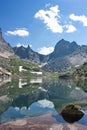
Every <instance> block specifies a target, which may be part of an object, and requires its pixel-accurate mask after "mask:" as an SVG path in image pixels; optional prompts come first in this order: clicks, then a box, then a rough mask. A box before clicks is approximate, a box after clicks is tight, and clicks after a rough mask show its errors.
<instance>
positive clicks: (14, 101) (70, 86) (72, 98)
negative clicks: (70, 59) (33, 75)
mask: <svg viewBox="0 0 87 130" xmlns="http://www.w3.org/2000/svg"><path fill="white" fill-rule="evenodd" d="M30 81H31V82H30ZM30 81H27V80H26V79H21V80H20V79H18V80H12V81H11V82H8V83H6V84H4V86H3V87H2V86H0V123H3V122H7V121H9V120H14V119H18V118H24V117H31V116H32V117H35V116H40V115H45V114H47V113H50V114H51V116H52V117H53V118H55V119H56V120H58V121H59V122H62V123H63V122H65V120H64V119H63V118H62V116H61V115H60V114H59V113H57V111H56V110H58V109H61V108H62V107H63V106H64V105H65V104H67V103H71V102H75V103H76V104H79V105H81V106H82V108H85V109H86V108H87V105H86V99H87V93H86V92H85V91H84V90H83V89H81V87H79V86H77V84H76V81H72V80H67V81H66V80H48V79H47V80H42V79H41V78H37V79H31V80H30ZM32 81H34V82H32ZM35 81H36V83H35ZM38 81H39V82H38ZM19 82H20V83H21V87H19V84H20V83H19ZM20 88H21V89H20ZM3 97H7V98H3ZM6 99H8V100H6ZM84 113H85V114H84V116H83V117H82V119H80V120H79V121H78V123H81V124H84V125H86V124H87V123H86V122H87V116H86V114H87V111H86V110H85V111H84Z"/></svg>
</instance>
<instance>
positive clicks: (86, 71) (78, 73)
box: [73, 62, 87, 79]
mask: <svg viewBox="0 0 87 130" xmlns="http://www.w3.org/2000/svg"><path fill="white" fill-rule="evenodd" d="M73 75H74V76H75V77H76V79H87V62H86V63H84V64H83V65H82V66H80V67H78V68H77V69H76V70H75V71H74V73H73Z"/></svg>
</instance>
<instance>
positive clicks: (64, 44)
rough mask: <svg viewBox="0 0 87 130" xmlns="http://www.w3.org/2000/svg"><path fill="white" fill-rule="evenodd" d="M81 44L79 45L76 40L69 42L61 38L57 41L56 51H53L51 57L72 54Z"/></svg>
mask: <svg viewBox="0 0 87 130" xmlns="http://www.w3.org/2000/svg"><path fill="white" fill-rule="evenodd" d="M78 47H79V45H77V43H76V42H74V41H73V42H69V41H66V40H64V39H61V40H60V41H59V42H57V44H56V46H55V48H54V52H53V53H51V55H50V58H52V57H53V58H56V57H63V56H66V55H69V54H72V53H73V52H74V51H75V50H76V49H77V48H78Z"/></svg>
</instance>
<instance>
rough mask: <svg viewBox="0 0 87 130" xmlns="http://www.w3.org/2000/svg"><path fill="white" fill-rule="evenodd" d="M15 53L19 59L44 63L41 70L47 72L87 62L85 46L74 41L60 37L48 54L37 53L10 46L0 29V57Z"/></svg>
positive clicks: (62, 69)
mask: <svg viewBox="0 0 87 130" xmlns="http://www.w3.org/2000/svg"><path fill="white" fill-rule="evenodd" d="M12 54H16V55H17V56H19V57H20V58H21V59H27V60H31V61H33V62H35V63H37V64H42V63H45V65H44V66H43V67H42V69H43V70H45V71H49V72H60V71H66V70H69V69H70V68H71V67H73V66H80V65H82V64H84V63H85V62H87V46H86V45H82V46H79V45H78V44H77V43H76V42H75V41H73V42H69V41H66V40H64V39H61V40H60V41H59V42H58V43H57V44H56V45H55V48H54V51H53V52H52V53H51V54H49V55H42V54H39V53H37V52H35V51H33V50H32V49H31V47H30V46H29V45H28V47H27V48H25V47H23V46H21V47H14V48H12V47H11V46H10V44H9V43H7V42H6V41H5V40H4V38H3V36H2V30H1V29H0V57H3V58H8V57H9V56H10V55H12Z"/></svg>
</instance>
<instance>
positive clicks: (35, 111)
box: [0, 99, 87, 125]
mask: <svg viewBox="0 0 87 130" xmlns="http://www.w3.org/2000/svg"><path fill="white" fill-rule="evenodd" d="M83 112H84V116H83V117H82V118H81V119H80V120H79V121H78V122H77V123H80V124H84V125H87V111H83ZM47 113H49V114H50V115H51V116H52V117H53V118H55V119H56V120H57V121H58V122H61V123H65V122H66V121H65V120H64V118H63V117H62V116H61V115H60V114H59V113H57V111H56V110H55V106H54V104H53V102H51V101H49V100H47V99H44V100H39V101H37V102H34V103H32V104H31V105H30V106H29V107H28V108H27V107H26V106H23V107H22V108H18V107H12V106H11V107H9V108H8V109H7V110H6V111H5V112H3V113H2V114H1V116H0V123H4V122H8V121H11V120H14V119H19V118H24V117H35V116H41V115H45V114H47ZM67 118H68V117H67ZM71 118H72V117H71Z"/></svg>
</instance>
